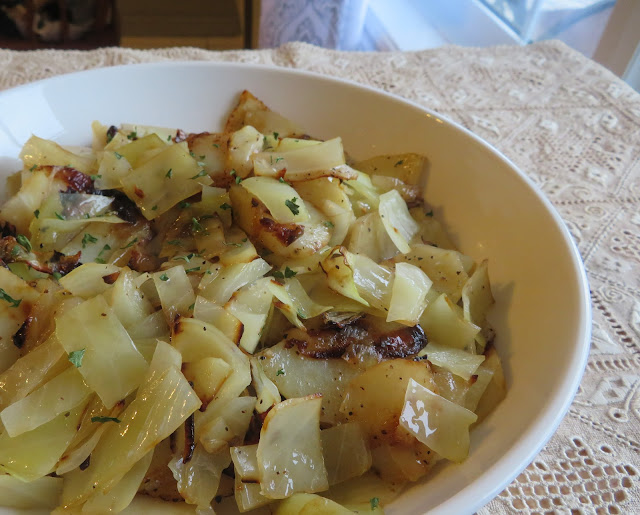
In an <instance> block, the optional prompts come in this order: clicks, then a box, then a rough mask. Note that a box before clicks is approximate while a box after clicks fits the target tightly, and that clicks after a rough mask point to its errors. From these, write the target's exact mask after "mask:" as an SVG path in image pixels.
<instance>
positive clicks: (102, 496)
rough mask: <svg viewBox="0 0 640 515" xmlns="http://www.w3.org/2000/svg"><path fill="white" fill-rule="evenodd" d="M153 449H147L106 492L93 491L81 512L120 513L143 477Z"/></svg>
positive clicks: (133, 495) (128, 502) (149, 463)
mask: <svg viewBox="0 0 640 515" xmlns="http://www.w3.org/2000/svg"><path fill="white" fill-rule="evenodd" d="M152 458H153V451H149V452H148V453H147V454H146V455H145V456H143V457H142V459H140V460H139V461H138V462H136V463H135V464H134V465H133V467H132V468H131V470H129V471H128V472H127V473H126V474H125V475H124V476H123V477H122V479H120V481H118V483H117V484H116V485H115V486H114V487H113V488H112V489H111V490H109V491H108V492H106V493H104V492H99V491H96V492H93V493H92V494H91V497H89V498H88V499H87V501H86V502H85V503H84V505H83V506H82V512H83V513H120V512H121V511H122V510H124V509H125V508H126V507H127V506H129V504H130V503H131V501H133V498H134V497H135V495H136V493H137V492H138V488H139V487H140V483H141V482H142V480H143V479H144V476H145V474H146V473H147V470H149V465H151V459H152Z"/></svg>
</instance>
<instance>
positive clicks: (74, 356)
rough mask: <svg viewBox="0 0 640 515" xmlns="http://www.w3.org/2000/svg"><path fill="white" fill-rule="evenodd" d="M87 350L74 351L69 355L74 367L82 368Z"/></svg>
mask: <svg viewBox="0 0 640 515" xmlns="http://www.w3.org/2000/svg"><path fill="white" fill-rule="evenodd" d="M86 350H87V349H80V350H74V351H71V352H70V353H69V361H70V362H71V364H72V365H73V366H74V367H76V368H80V367H81V366H82V358H83V357H84V353H85V351H86Z"/></svg>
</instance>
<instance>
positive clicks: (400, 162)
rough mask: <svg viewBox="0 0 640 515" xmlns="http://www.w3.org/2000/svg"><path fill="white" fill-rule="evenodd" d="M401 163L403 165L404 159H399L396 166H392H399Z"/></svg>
mask: <svg viewBox="0 0 640 515" xmlns="http://www.w3.org/2000/svg"><path fill="white" fill-rule="evenodd" d="M402 163H404V159H400V161H398V162H397V163H396V164H394V165H393V166H400V165H401V164H402Z"/></svg>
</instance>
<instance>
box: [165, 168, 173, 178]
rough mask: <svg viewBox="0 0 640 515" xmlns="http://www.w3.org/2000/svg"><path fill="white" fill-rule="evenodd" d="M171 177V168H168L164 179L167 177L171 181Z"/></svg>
mask: <svg viewBox="0 0 640 515" xmlns="http://www.w3.org/2000/svg"><path fill="white" fill-rule="evenodd" d="M172 176H173V168H169V171H168V172H167V173H166V174H165V177H168V178H169V179H171V177H172Z"/></svg>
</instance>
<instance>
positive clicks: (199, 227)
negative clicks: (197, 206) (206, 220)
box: [191, 218, 204, 232]
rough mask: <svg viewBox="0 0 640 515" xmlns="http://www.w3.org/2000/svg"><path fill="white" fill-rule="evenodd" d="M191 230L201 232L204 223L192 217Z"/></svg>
mask: <svg viewBox="0 0 640 515" xmlns="http://www.w3.org/2000/svg"><path fill="white" fill-rule="evenodd" d="M191 230H192V231H193V232H200V231H203V230H204V227H202V224H200V222H198V219H197V218H192V219H191Z"/></svg>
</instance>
